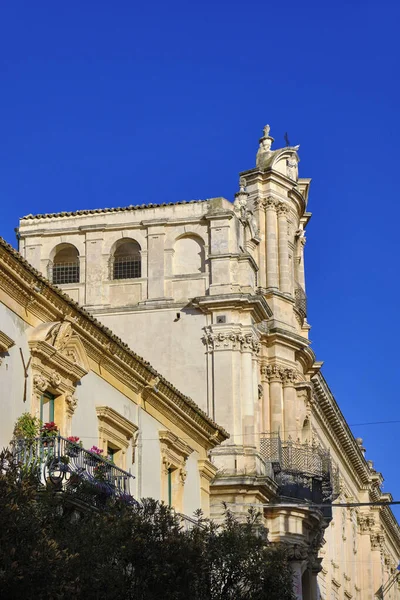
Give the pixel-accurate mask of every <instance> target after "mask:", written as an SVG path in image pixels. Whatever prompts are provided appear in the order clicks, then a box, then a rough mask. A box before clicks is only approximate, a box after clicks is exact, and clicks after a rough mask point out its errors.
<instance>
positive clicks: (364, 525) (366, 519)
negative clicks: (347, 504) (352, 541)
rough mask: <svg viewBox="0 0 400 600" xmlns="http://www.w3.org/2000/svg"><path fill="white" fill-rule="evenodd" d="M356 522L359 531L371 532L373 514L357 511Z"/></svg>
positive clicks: (373, 524)
mask: <svg viewBox="0 0 400 600" xmlns="http://www.w3.org/2000/svg"><path fill="white" fill-rule="evenodd" d="M357 522H358V526H359V528H360V533H372V530H373V528H374V527H375V519H374V517H373V515H368V514H363V513H359V514H358V515H357Z"/></svg>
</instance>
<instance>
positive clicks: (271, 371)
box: [261, 364, 298, 386]
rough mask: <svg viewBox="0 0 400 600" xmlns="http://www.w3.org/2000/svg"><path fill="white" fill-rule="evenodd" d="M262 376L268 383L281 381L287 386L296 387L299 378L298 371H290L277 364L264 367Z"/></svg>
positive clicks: (262, 367)
mask: <svg viewBox="0 0 400 600" xmlns="http://www.w3.org/2000/svg"><path fill="white" fill-rule="evenodd" d="M261 375H263V376H264V377H266V379H268V381H279V382H281V383H283V385H285V386H294V385H295V383H296V381H297V378H298V373H297V371H296V369H289V368H288V367H283V366H281V365H277V364H273V365H262V366H261Z"/></svg>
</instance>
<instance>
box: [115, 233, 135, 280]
mask: <svg viewBox="0 0 400 600" xmlns="http://www.w3.org/2000/svg"><path fill="white" fill-rule="evenodd" d="M140 250H141V248H140V246H139V244H138V243H137V242H135V240H120V241H119V242H117V245H116V247H115V251H114V256H113V258H112V278H113V279H136V278H138V277H141V276H142V262H141V256H140Z"/></svg>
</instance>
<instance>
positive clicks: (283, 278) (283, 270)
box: [278, 202, 290, 294]
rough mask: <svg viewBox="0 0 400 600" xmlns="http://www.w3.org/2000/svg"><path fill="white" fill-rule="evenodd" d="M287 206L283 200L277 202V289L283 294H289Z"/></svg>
mask: <svg viewBox="0 0 400 600" xmlns="http://www.w3.org/2000/svg"><path fill="white" fill-rule="evenodd" d="M288 212H289V209H288V207H287V206H286V204H284V203H283V202H279V204H278V239H279V242H278V247H279V289H280V291H281V292H282V293H283V294H290V273H289V271H290V269H289V245H288V234H287V228H288V224H287V214H288Z"/></svg>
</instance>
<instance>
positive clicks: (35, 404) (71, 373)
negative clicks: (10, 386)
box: [28, 320, 90, 435]
mask: <svg viewBox="0 0 400 600" xmlns="http://www.w3.org/2000/svg"><path fill="white" fill-rule="evenodd" d="M28 343H29V348H30V351H31V368H32V376H33V377H32V382H33V390H32V391H33V393H32V402H31V410H32V413H33V414H36V415H37V416H38V415H39V411H40V405H41V398H42V395H43V394H44V393H45V392H46V393H50V394H52V395H53V396H54V397H55V421H56V422H57V425H58V426H59V427H60V431H61V432H62V433H63V434H64V435H69V434H70V429H71V419H72V416H73V414H74V412H75V409H76V407H77V405H78V400H77V398H76V396H75V392H76V385H77V383H78V382H79V381H80V380H81V379H82V377H84V376H85V375H86V374H87V373H88V371H89V368H90V367H89V361H88V357H87V354H86V351H85V347H84V345H83V343H82V340H81V339H80V337H79V335H78V334H77V333H76V332H75V331H74V330H73V327H72V324H71V322H70V321H67V320H65V321H61V322H60V321H59V322H49V323H42V324H41V325H38V326H37V327H35V328H34V329H32V330H31V331H30V332H29V334H28Z"/></svg>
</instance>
